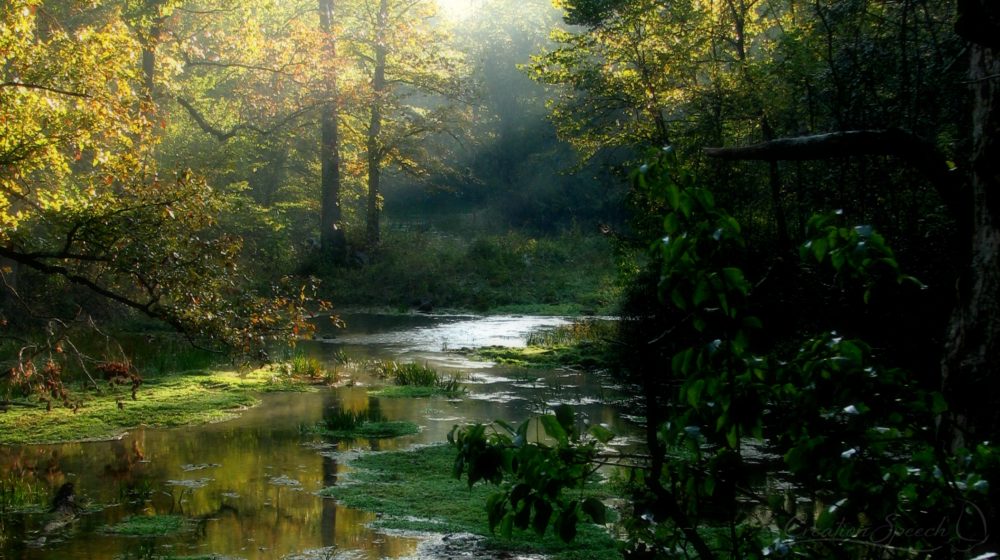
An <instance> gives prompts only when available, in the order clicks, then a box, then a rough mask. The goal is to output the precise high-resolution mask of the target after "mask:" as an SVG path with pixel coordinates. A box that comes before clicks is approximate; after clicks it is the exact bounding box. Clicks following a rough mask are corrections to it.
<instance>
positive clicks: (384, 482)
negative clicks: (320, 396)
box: [321, 445, 619, 559]
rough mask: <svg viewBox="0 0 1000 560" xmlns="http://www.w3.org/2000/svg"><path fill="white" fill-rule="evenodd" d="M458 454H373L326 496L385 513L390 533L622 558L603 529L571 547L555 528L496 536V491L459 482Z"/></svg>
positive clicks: (444, 450) (585, 533)
mask: <svg viewBox="0 0 1000 560" xmlns="http://www.w3.org/2000/svg"><path fill="white" fill-rule="evenodd" d="M454 460H455V452H454V450H452V449H451V448H450V447H448V446H443V445H442V446H433V447H423V448H418V449H415V450H412V451H402V452H390V453H372V454H365V455H361V456H360V457H358V458H357V459H355V460H353V461H352V462H351V466H352V467H353V468H354V469H355V470H354V471H352V472H351V473H350V475H349V480H348V482H347V483H346V484H343V485H340V486H333V487H329V488H326V489H324V490H323V491H322V492H321V494H322V495H324V496H329V497H333V498H335V499H337V501H338V502H340V503H342V504H343V505H346V506H347V507H351V508H355V509H361V510H366V511H370V512H375V513H378V514H381V518H380V519H379V520H377V521H376V522H375V525H376V526H378V527H381V528H385V529H400V530H408V531H421V532H434V533H453V532H469V533H473V534H478V535H484V536H487V537H488V539H487V541H486V546H487V547H489V548H491V549H496V550H498V551H500V550H503V551H527V552H540V553H544V554H548V555H553V557H554V558H566V559H569V558H574V559H575V558H617V557H619V553H618V551H617V547H616V543H615V541H614V540H613V539H612V538H611V537H610V536H609V535H608V534H607V533H606V532H605V531H604V530H602V529H601V528H600V527H597V526H595V525H583V526H581V527H580V532H579V534H578V536H577V538H576V540H574V541H573V542H571V543H563V542H562V541H560V540H559V539H558V538H557V537H556V536H555V535H554V534H553V531H551V530H549V531H547V532H546V534H545V536H544V537H539V536H538V535H536V534H535V533H534V532H531V531H523V532H522V531H515V534H514V537H513V538H512V539H511V540H506V539H502V538H499V537H495V536H493V535H491V534H490V531H489V527H488V525H487V522H486V509H485V507H486V499H487V498H488V497H489V495H490V494H492V493H493V492H494V491H495V490H496V488H495V487H492V486H486V485H482V484H479V485H476V486H474V487H472V488H469V486H468V484H466V482H465V481H464V480H457V479H455V478H454V477H453V476H452V475H451V473H452V467H453V464H454Z"/></svg>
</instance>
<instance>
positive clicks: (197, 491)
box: [0, 315, 631, 560]
mask: <svg viewBox="0 0 1000 560" xmlns="http://www.w3.org/2000/svg"><path fill="white" fill-rule="evenodd" d="M343 318H344V319H345V320H346V322H347V325H348V326H347V328H346V329H334V328H333V327H326V326H323V327H322V328H321V329H320V332H319V333H318V334H317V337H316V339H315V340H311V341H306V342H303V343H302V344H300V349H301V350H303V351H304V352H306V353H307V354H308V355H310V356H314V357H317V358H319V359H320V360H322V361H324V362H326V363H332V360H333V359H334V356H335V355H336V354H338V353H339V352H341V351H343V352H344V353H346V354H347V355H348V356H349V357H350V358H351V359H352V360H367V359H393V360H399V361H406V362H419V363H426V364H427V365H428V366H430V367H433V368H435V369H438V370H439V371H440V372H442V373H444V374H449V373H458V374H461V375H463V376H467V379H468V380H467V381H466V382H465V383H464V386H465V387H466V388H467V389H468V394H466V395H465V396H463V397H462V398H461V399H445V398H434V399H398V398H396V399H390V398H377V397H372V396H369V394H368V389H369V388H370V386H371V384H373V383H376V382H378V381H377V380H375V379H371V378H364V377H359V378H358V379H357V381H358V382H357V383H356V384H355V385H354V386H352V387H337V388H324V389H321V390H320V391H318V392H315V393H272V394H265V395H263V397H262V400H263V402H262V403H261V405H260V406H257V407H255V408H252V409H250V410H247V411H245V412H243V413H242V414H241V415H240V417H239V418H237V419H234V420H231V421H227V422H222V423H217V424H209V425H202V426H193V427H184V428H176V429H151V428H138V429H134V430H132V431H130V432H129V433H128V434H126V435H125V436H123V437H122V438H120V439H117V440H113V441H101V442H87V443H67V444H59V445H39V446H19V447H0V467H2V468H3V470H4V471H6V472H5V476H6V473H7V472H11V471H12V470H14V469H15V468H16V469H17V472H31V473H33V474H34V477H35V482H36V483H37V484H40V485H42V486H44V487H45V488H47V489H49V495H52V494H54V492H55V490H56V489H57V488H59V487H60V486H61V485H62V484H64V483H66V482H72V483H73V484H74V486H75V488H76V492H77V494H78V495H79V496H81V497H85V498H86V499H87V500H88V501H90V502H91V503H94V504H107V505H106V506H103V507H101V508H99V509H98V508H95V510H94V511H88V513H85V514H83V515H80V516H79V519H78V520H77V521H76V522H75V523H73V524H72V525H71V526H70V527H69V528H66V529H64V530H59V531H47V530H46V528H45V523H46V516H45V515H43V514H23V513H19V514H12V513H7V514H3V515H2V517H0V558H3V559H11V560H13V559H119V558H120V559H132V558H135V559H139V558H153V557H157V558H158V557H177V558H183V557H190V556H203V557H213V555H214V557H217V558H226V559H235V558H244V559H284V560H293V559H296V560H297V559H334V558H336V559H341V558H343V559H358V560H361V559H380V558H421V559H425V560H433V559H434V557H433V556H427V555H426V554H423V553H421V552H420V549H419V548H418V547H419V545H420V544H421V542H423V541H426V540H427V539H428V537H427V536H422V535H398V534H386V533H382V532H378V531H376V530H373V529H370V528H369V527H368V524H369V523H370V522H371V521H372V520H373V515H372V514H369V513H366V512H362V511H357V510H352V509H349V508H345V507H341V506H339V505H338V504H337V502H336V501H335V500H332V499H328V498H322V497H320V496H318V495H317V492H318V491H319V490H321V489H322V488H324V487H327V486H331V485H334V484H336V482H337V478H338V475H340V474H341V473H343V472H344V471H345V470H347V469H349V467H348V466H346V465H344V464H343V463H344V461H343V458H344V457H345V456H350V455H351V454H352V453H363V452H369V451H378V450H393V449H406V448H408V447H411V446H414V445H419V444H430V443H440V442H443V441H445V439H446V436H447V434H448V432H449V430H451V428H452V426H453V425H455V424H463V423H469V422H477V421H478V422H489V421H492V420H495V419H504V420H507V421H511V422H520V421H522V420H524V419H526V418H528V417H529V416H531V415H533V414H537V413H539V412H542V411H544V410H546V409H548V408H551V407H552V406H555V405H557V404H560V403H568V404H571V405H573V406H574V408H575V409H576V410H577V411H578V412H582V413H585V414H586V415H587V416H588V418H589V420H590V421H591V422H598V423H603V424H605V425H607V426H608V427H610V428H611V429H612V430H614V431H617V432H619V433H627V432H630V431H631V428H630V427H629V425H628V422H627V420H626V419H625V418H623V416H622V415H621V414H620V413H619V411H617V410H616V409H615V408H613V407H611V406H610V405H608V404H606V403H608V402H611V401H613V400H616V399H618V398H620V396H621V395H620V393H619V392H618V391H616V390H615V389H614V388H609V387H608V380H607V379H604V378H602V377H601V376H600V375H596V374H588V373H584V372H579V371H572V370H563V369H555V370H544V369H522V368H515V367H506V366H500V365H496V364H492V363H489V362H479V361H472V360H469V359H468V358H466V357H465V356H464V355H462V354H460V353H457V352H455V350H457V349H460V348H474V347H482V346H493V345H503V346H512V347H516V346H523V345H524V344H525V339H526V337H527V336H528V335H529V334H530V333H532V332H534V331H537V330H539V329H545V328H552V327H556V326H559V325H565V324H568V323H569V320H567V319H564V318H557V317H523V316H491V317H478V316H458V315H355V316H345V317H343ZM382 383H384V382H382ZM375 406H377V407H378V408H379V409H380V410H381V412H382V413H383V414H384V415H385V416H386V417H387V418H388V419H390V420H410V421H413V422H416V423H417V424H419V425H420V427H421V431H420V433H419V434H416V435H413V436H405V437H400V438H395V439H389V440H385V439H383V440H353V441H338V440H333V439H329V438H325V439H324V438H322V437H320V436H316V435H311V434H307V433H303V431H302V429H301V427H302V426H303V425H313V424H315V423H317V422H319V421H320V420H321V419H322V418H323V414H324V411H326V410H329V409H331V408H333V407H339V408H341V409H344V410H355V411H360V410H364V409H366V408H369V407H375ZM616 441H618V440H616ZM622 441H623V442H627V441H628V438H622ZM135 496H142V497H144V498H145V499H141V500H134V499H130V498H133V497H135ZM153 513H155V514H175V515H182V516H184V517H186V518H188V519H190V520H193V525H194V528H193V530H189V531H183V532H181V533H178V534H176V535H174V536H167V537H141V538H140V537H126V536H119V535H114V534H110V533H108V532H107V531H106V530H105V528H106V527H108V526H109V525H114V524H115V523H118V522H120V521H121V520H122V519H124V518H126V517H128V516H129V515H146V514H153ZM484 515H485V514H484Z"/></svg>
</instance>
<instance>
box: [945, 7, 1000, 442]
mask: <svg viewBox="0 0 1000 560" xmlns="http://www.w3.org/2000/svg"><path fill="white" fill-rule="evenodd" d="M956 27H957V29H958V31H959V33H960V34H961V35H962V36H963V37H964V38H965V39H968V40H969V41H970V42H971V45H970V47H969V52H970V64H969V67H970V69H969V77H970V83H971V84H972V91H973V114H972V124H973V130H972V148H973V151H972V157H971V158H970V164H971V166H970V167H971V177H970V180H971V182H970V187H971V196H970V199H971V202H972V205H971V215H969V216H968V219H969V220H970V221H971V227H970V233H971V239H970V246H969V251H970V254H971V261H970V266H969V267H968V269H966V270H965V271H963V275H962V279H961V281H960V283H959V293H958V304H957V306H956V309H955V312H954V313H953V315H952V318H951V322H950V324H949V332H948V338H947V341H946V353H945V357H944V360H943V364H942V374H943V382H944V391H945V394H946V396H948V397H949V402H950V403H952V406H953V409H952V412H953V413H954V414H955V415H956V426H955V427H956V428H957V432H956V438H955V439H956V441H955V442H954V445H956V446H968V447H971V446H974V445H975V444H977V443H979V442H981V441H985V440H987V439H993V438H995V437H996V435H997V433H998V430H1000V407H997V406H996V403H995V396H996V395H997V394H998V392H1000V133H998V131H1000V44H997V41H998V40H1000V39H998V37H1000V4H998V3H996V1H995V0H965V1H961V0H960V1H959V21H958V25H957V26H956ZM984 27H987V28H989V29H984ZM990 43H993V44H992V45H991V44H990Z"/></svg>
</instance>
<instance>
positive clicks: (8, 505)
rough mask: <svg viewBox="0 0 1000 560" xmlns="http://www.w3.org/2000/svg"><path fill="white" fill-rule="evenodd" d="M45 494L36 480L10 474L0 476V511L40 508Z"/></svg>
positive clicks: (43, 503)
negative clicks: (3, 476)
mask: <svg viewBox="0 0 1000 560" xmlns="http://www.w3.org/2000/svg"><path fill="white" fill-rule="evenodd" d="M47 496H48V495H47V493H46V491H45V490H44V489H43V488H42V485H41V484H38V483H36V482H31V481H30V480H25V479H24V478H22V477H19V476H12V475H8V476H6V477H5V478H0V513H7V512H11V511H25V510H36V509H41V508H43V507H44V506H45V503H46V501H47V500H46V498H47Z"/></svg>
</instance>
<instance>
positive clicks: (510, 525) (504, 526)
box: [500, 513, 514, 539]
mask: <svg viewBox="0 0 1000 560" xmlns="http://www.w3.org/2000/svg"><path fill="white" fill-rule="evenodd" d="M513 533H514V515H513V514H512V513H508V514H507V515H505V516H503V521H501V522H500V535H501V536H502V537H503V538H505V539H509V538H510V537H511V535H512V534H513Z"/></svg>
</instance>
